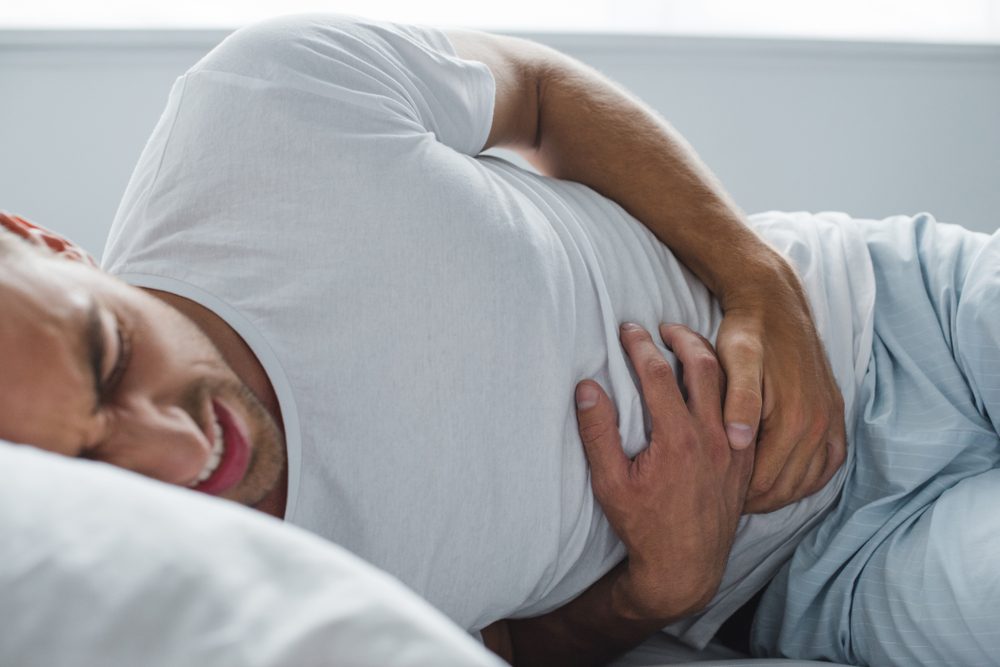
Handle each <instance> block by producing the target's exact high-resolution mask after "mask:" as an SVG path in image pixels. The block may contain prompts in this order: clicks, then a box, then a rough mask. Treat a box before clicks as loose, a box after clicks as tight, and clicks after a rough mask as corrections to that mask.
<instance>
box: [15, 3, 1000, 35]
mask: <svg viewBox="0 0 1000 667" xmlns="http://www.w3.org/2000/svg"><path fill="white" fill-rule="evenodd" d="M317 11H318V12H324V11H337V12H341V13H346V14H358V15H362V16H367V17H371V18H376V19H387V20H394V21H402V22H413V23H429V24H434V25H440V26H466V27H474V28H480V29H484V30H500V31H503V30H507V31H514V32H570V31H572V32H612V33H616V32H631V33H667V34H710V35H735V36H774V37H799V38H801V37H806V38H829V39H862V40H901V41H938V42H940V41H947V42H985V43H1000V0H575V1H574V2H545V1H544V0H503V1H502V2H470V1H469V0H420V2H412V1H408V2H403V1H401V0H340V1H338V2H331V1H330V0H30V1H29V2H4V3H3V5H2V6H0V28H235V27H239V26H241V25H245V24H247V23H251V22H253V21H257V20H260V19H263V18H267V17H269V16H275V15H278V14H289V13H297V12H317Z"/></svg>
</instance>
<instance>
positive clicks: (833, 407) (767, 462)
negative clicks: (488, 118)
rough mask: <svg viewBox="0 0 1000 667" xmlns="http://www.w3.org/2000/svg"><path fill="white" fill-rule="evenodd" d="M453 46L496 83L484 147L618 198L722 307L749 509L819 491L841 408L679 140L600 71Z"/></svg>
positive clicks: (724, 352)
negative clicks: (750, 460)
mask: <svg viewBox="0 0 1000 667" xmlns="http://www.w3.org/2000/svg"><path fill="white" fill-rule="evenodd" d="M449 37H450V38H451V41H452V42H453V44H454V45H455V47H456V49H457V50H458V52H459V55H461V56H463V57H465V58H469V59H473V60H479V61H481V62H484V63H486V64H487V65H488V66H489V67H490V70H491V71H492V72H493V74H494V78H495V79H496V81H497V92H496V107H495V112H494V117H493V127H492V131H491V132H490V136H489V139H488V142H487V146H503V147H507V148H513V149H515V150H517V151H519V152H520V153H521V154H522V155H524V156H525V157H526V158H527V159H528V160H529V161H531V162H532V163H533V164H534V165H536V166H537V167H538V168H539V169H540V170H541V171H542V172H543V173H546V174H548V175H551V176H555V177H558V178H564V179H569V180H574V181H578V182H580V183H584V184H586V185H588V186H590V187H591V188H593V189H594V190H596V191H597V192H600V193H601V194H603V195H605V196H606V197H608V198H610V199H613V200H615V201H616V202H617V203H618V204H620V205H621V206H622V207H623V208H625V209H626V210H627V211H628V212H629V213H631V214H632V215H633V216H634V217H635V218H636V219H638V220H639V221H640V222H642V223H643V224H644V225H646V226H647V227H648V228H649V229H650V230H651V231H652V232H653V233H654V234H656V236H657V237H658V238H659V239H660V240H661V241H662V242H663V243H664V244H666V245H667V246H668V247H669V248H670V249H671V251H673V252H674V254H675V255H677V257H678V258H679V259H680V260H681V261H682V262H684V264H685V265H686V266H688V267H689V268H690V269H691V270H692V271H693V272H694V273H695V274H696V275H697V276H698V277H699V278H700V279H701V280H702V282H704V283H705V284H706V285H707V286H708V287H709V289H711V290H712V292H713V293H714V294H715V296H716V297H717V298H718V299H719V301H720V303H721V304H722V307H723V310H724V311H725V318H724V319H723V322H722V326H721V328H720V330H719V334H718V337H717V340H716V341H715V344H716V346H717V352H718V355H719V359H720V361H721V362H722V366H723V369H724V370H725V371H726V374H727V381H728V383H727V391H726V395H725V397H724V400H725V404H724V410H723V418H724V421H725V423H726V426H727V434H728V436H729V439H730V444H732V445H733V446H734V447H737V448H739V447H745V446H748V445H750V444H751V443H753V442H754V441H757V440H758V436H759V442H758V446H757V455H756V456H757V458H756V465H755V468H754V473H753V479H752V480H751V482H750V496H749V499H748V503H747V507H746V508H745V509H746V510H747V511H748V512H763V511H772V510H774V509H777V508H779V507H781V506H783V505H786V504H788V503H789V502H792V501H794V500H798V499H799V498H802V497H804V496H807V495H810V494H811V493H814V492H815V491H818V490H819V489H820V488H821V487H822V486H823V485H824V484H825V483H826V482H827V481H829V479H830V478H831V477H832V476H833V474H834V472H836V469H837V468H838V467H839V466H840V464H841V463H842V462H843V459H844V456H845V453H846V438H845V435H844V430H845V429H844V409H843V400H842V398H841V395H840V392H839V389H838V388H837V385H836V383H835V382H834V379H833V373H832V371H831V370H830V366H829V362H828V361H827V359H826V354H825V352H824V350H823V347H822V344H821V343H820V340H819V336H818V334H817V332H816V328H815V326H814V324H813V321H812V316H811V314H810V312H809V305H808V301H807V299H806V296H805V293H804V290H803V288H802V286H801V283H800V282H799V280H798V277H797V276H796V275H795V273H794V271H793V269H792V268H791V266H790V265H789V264H788V263H787V262H786V261H785V260H784V259H783V258H782V257H781V256H780V255H778V254H777V253H776V252H775V251H774V250H773V249H772V248H771V247H770V246H768V245H767V244H766V243H764V242H763V241H762V240H761V239H760V238H759V237H758V236H757V235H756V234H755V233H754V232H753V231H752V230H751V229H750V228H749V227H747V226H746V225H745V224H744V222H743V215H742V213H741V212H740V211H739V209H738V208H737V207H736V206H735V204H733V202H732V201H731V200H730V198H729V197H728V195H727V194H726V193H725V191H724V190H723V189H722V187H721V185H720V184H719V183H718V181H717V180H716V179H715V177H714V176H713V175H712V173H711V172H710V171H709V170H708V168H707V167H705V165H704V164H702V162H701V160H699V159H698V157H697V155H696V154H695V153H694V151H693V150H692V149H691V147H690V146H689V145H688V144H687V142H686V141H684V139H683V138H682V137H681V136H680V134H678V133H677V131H676V130H675V129H674V128H673V127H672V126H671V125H670V124H669V123H668V122H667V121H665V120H664V119H662V118H660V117H659V116H658V115H657V114H655V113H654V112H653V111H652V110H650V109H649V108H648V107H646V106H645V105H643V104H642V103H641V102H640V101H638V100H637V99H635V98H633V97H632V96H630V95H629V94H628V93H626V92H625V91H624V90H622V89H621V88H620V87H618V86H616V85H615V84H614V83H612V82H611V81H609V80H607V79H606V78H604V77H603V76H601V75H600V74H599V73H598V72H596V71H595V70H593V69H591V68H590V67H587V66H586V65H583V64H582V63H579V62H577V61H576V60H573V59H572V58H570V57H568V56H566V55H563V54H561V53H559V52H557V51H555V50H553V49H550V48H548V47H545V46H542V45H539V44H536V43H534V42H530V41H528V40H522V39H516V38H512V37H503V36H497V35H489V34H487V33H479V32H471V31H456V32H451V33H449ZM741 426H742V427H743V428H740V427H741Z"/></svg>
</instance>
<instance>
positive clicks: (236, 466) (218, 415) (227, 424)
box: [188, 400, 250, 496]
mask: <svg viewBox="0 0 1000 667" xmlns="http://www.w3.org/2000/svg"><path fill="white" fill-rule="evenodd" d="M212 411H213V413H214V416H215V419H214V421H213V424H212V435H213V441H212V453H211V454H210V455H209V457H208V460H207V461H206V462H205V466H204V467H203V468H202V470H201V472H200V473H199V474H198V477H196V478H195V480H194V481H193V482H191V483H190V484H188V486H189V487H191V488H193V489H194V490H195V491H201V492H202V493H207V494H210V495H213V496H217V495H219V494H222V493H225V492H226V491H228V490H229V489H231V488H232V487H233V486H235V485H236V484H237V483H238V482H239V481H240V480H241V479H243V476H244V475H245V474H246V472H247V466H248V465H249V463H250V444H249V441H248V439H247V434H246V431H245V430H244V428H243V424H242V422H240V421H239V420H238V419H237V418H236V416H235V415H234V414H233V413H232V412H230V411H229V409H228V408H226V406H225V405H223V404H222V403H221V402H219V401H215V400H213V401H212Z"/></svg>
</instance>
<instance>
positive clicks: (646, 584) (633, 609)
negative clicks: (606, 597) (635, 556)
mask: <svg viewBox="0 0 1000 667" xmlns="http://www.w3.org/2000/svg"><path fill="white" fill-rule="evenodd" d="M637 569H638V568H633V567H631V566H629V567H626V568H625V569H623V570H622V571H621V574H620V576H618V577H617V578H616V579H615V581H614V582H613V584H612V588H611V605H612V609H613V611H614V613H615V615H616V616H618V617H619V618H622V619H625V620H628V621H641V622H644V623H651V622H652V623H655V624H657V625H660V626H663V625H668V624H670V623H672V622H674V621H676V620H678V619H680V618H683V617H684V616H688V615H690V614H693V613H696V612H698V611H700V610H701V609H703V608H704V607H705V605H707V604H708V603H709V602H710V601H711V599H712V597H713V596H714V595H715V591H716V589H717V587H718V585H717V584H716V585H715V586H708V585H706V584H705V582H702V581H698V580H697V577H685V578H684V580H683V581H669V579H670V578H669V577H667V576H664V575H665V573H664V572H663V568H662V567H660V568H658V570H659V571H658V573H654V576H645V575H643V574H642V573H641V572H638V571H637Z"/></svg>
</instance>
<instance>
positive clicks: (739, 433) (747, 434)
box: [726, 424, 753, 449]
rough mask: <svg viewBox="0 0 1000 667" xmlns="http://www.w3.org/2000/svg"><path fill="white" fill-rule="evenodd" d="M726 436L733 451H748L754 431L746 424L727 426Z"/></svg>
mask: <svg viewBox="0 0 1000 667" xmlns="http://www.w3.org/2000/svg"><path fill="white" fill-rule="evenodd" d="M726 436H727V437H728V438H729V446H730V447H732V448H733V449H746V448H747V447H749V446H750V439H751V438H752V437H753V429H751V428H750V427H749V426H747V425H746V424H726Z"/></svg>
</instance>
